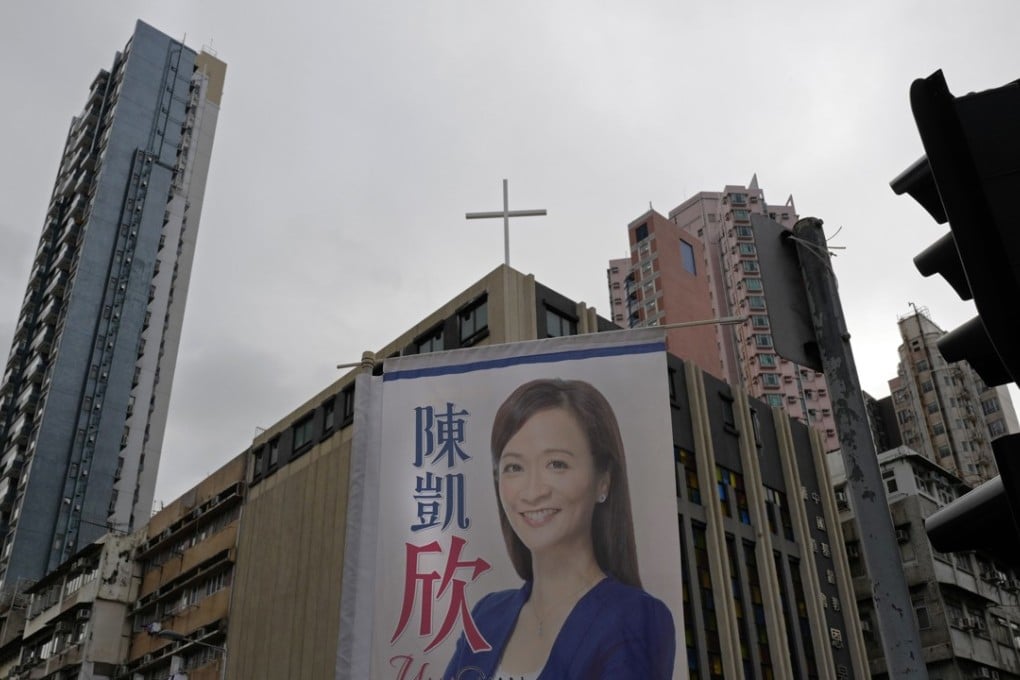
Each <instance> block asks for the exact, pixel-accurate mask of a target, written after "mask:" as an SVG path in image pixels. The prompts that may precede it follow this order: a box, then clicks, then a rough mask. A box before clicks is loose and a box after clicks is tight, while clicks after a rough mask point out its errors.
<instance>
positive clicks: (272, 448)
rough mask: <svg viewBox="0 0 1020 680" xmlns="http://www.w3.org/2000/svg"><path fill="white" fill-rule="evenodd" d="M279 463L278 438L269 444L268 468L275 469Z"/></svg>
mask: <svg viewBox="0 0 1020 680" xmlns="http://www.w3.org/2000/svg"><path fill="white" fill-rule="evenodd" d="M279 462H280V438H279V437H276V438H274V439H273V440H272V441H270V442H269V467H275V466H276V464H277V463H279Z"/></svg>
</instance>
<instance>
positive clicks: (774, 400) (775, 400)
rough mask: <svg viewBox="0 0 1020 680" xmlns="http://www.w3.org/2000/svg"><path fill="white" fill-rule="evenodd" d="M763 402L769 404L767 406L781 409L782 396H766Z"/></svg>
mask: <svg viewBox="0 0 1020 680" xmlns="http://www.w3.org/2000/svg"><path fill="white" fill-rule="evenodd" d="M765 401H767V402H768V403H769V406H772V407H773V408H782V407H783V395H781V394H766V395H765Z"/></svg>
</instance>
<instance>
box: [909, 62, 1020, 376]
mask: <svg viewBox="0 0 1020 680" xmlns="http://www.w3.org/2000/svg"><path fill="white" fill-rule="evenodd" d="M910 104H911V108H912V109H913V113H914V120H915V121H916V122H917V129H918V131H919V132H920V135H921V142H922V144H923V145H924V150H925V153H926V156H924V157H922V158H921V159H920V160H918V161H917V162H915V163H914V164H913V165H911V166H910V167H909V168H907V170H905V171H904V172H903V173H902V174H900V175H899V176H898V177H897V178H896V179H894V180H893V181H892V182H891V185H892V188H893V191H895V192H896V193H897V194H903V193H907V194H909V195H910V196H912V197H913V198H914V199H915V200H916V201H917V202H918V203H920V204H921V205H922V206H923V207H924V208H925V209H926V210H927V211H928V212H929V214H931V216H932V217H933V218H934V219H935V221H936V222H938V223H939V224H943V223H945V222H946V221H947V220H948V222H949V226H950V233H948V234H946V235H945V236H943V237H942V238H941V239H939V240H938V241H936V242H935V243H934V244H933V245H932V246H930V247H929V248H927V249H926V250H924V251H923V252H922V253H920V254H919V255H918V256H917V257H915V258H914V264H915V265H916V266H917V269H918V271H920V272H921V274H923V275H924V276H931V275H932V274H936V273H937V274H941V275H942V276H943V277H944V278H945V279H946V281H948V282H949V283H950V285H952V286H953V288H954V290H956V292H957V294H959V295H960V297H961V298H963V299H964V300H969V299H972V298H973V300H974V305H975V307H977V311H978V317H976V318H975V319H972V320H971V321H970V322H968V323H967V324H964V325H963V326H961V327H960V328H958V329H956V330H954V331H951V332H950V333H948V334H947V335H946V336H945V337H943V338H942V339H941V340H940V341H939V350H940V351H941V352H942V354H943V356H944V357H945V358H946V360H947V361H960V360H962V359H966V360H967V361H968V362H969V363H970V364H971V366H973V367H974V370H976V371H977V372H978V375H980V376H981V379H982V380H984V381H985V383H986V384H988V385H1002V384H1004V383H1007V382H1011V381H1014V380H1017V379H1018V377H1020V343H1017V342H1016V341H1015V329H1017V328H1020V305H1017V304H1013V301H1014V300H1016V299H1017V297H1016V296H1017V294H1018V293H1020V229H1018V228H1017V227H1020V225H1018V224H1017V222H1018V219H1017V216H1018V215H1020V205H1018V200H1020V81H1014V82H1012V83H1009V84H1008V85H1004V86H1002V87H999V88H995V89H993V90H986V91H984V92H977V93H972V94H968V95H964V96H962V97H954V96H953V95H952V94H951V93H950V92H949V88H948V86H947V85H946V80H945V78H944V77H943V75H942V72H941V71H936V72H935V73H933V74H932V75H931V76H929V77H928V78H924V79H920V80H916V81H914V83H913V85H912V86H911V88H910Z"/></svg>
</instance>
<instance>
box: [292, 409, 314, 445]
mask: <svg viewBox="0 0 1020 680" xmlns="http://www.w3.org/2000/svg"><path fill="white" fill-rule="evenodd" d="M311 441H312V414H311V413H309V414H308V415H307V416H305V417H304V418H302V419H301V420H299V421H298V422H296V423H294V450H295V451H297V450H299V449H302V448H304V447H305V446H306V445H307V444H310V443H311Z"/></svg>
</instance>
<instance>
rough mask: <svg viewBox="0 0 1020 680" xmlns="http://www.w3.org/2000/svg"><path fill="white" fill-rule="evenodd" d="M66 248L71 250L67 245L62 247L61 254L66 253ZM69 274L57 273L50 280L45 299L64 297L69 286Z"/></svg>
mask: <svg viewBox="0 0 1020 680" xmlns="http://www.w3.org/2000/svg"><path fill="white" fill-rule="evenodd" d="M64 248H69V246H68V245H67V244H65V245H64V246H62V247H61V250H60V252H61V253H62V252H63V251H64ZM67 278H68V276H67V272H66V271H60V272H57V275H56V276H53V277H51V278H50V282H49V283H48V284H46V288H45V289H44V290H43V297H44V298H46V297H54V298H59V297H62V296H63V295H64V287H65V286H66V285H67Z"/></svg>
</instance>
